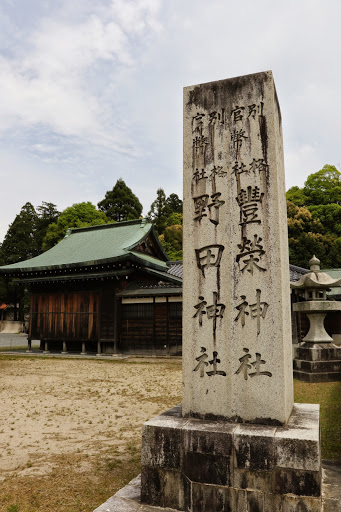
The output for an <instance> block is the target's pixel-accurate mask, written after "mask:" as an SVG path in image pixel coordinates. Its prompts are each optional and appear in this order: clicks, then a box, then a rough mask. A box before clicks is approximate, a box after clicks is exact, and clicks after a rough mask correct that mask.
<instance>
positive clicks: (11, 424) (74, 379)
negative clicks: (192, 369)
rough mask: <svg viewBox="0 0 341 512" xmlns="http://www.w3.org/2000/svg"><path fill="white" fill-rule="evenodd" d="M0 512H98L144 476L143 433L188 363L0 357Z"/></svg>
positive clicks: (169, 401)
mask: <svg viewBox="0 0 341 512" xmlns="http://www.w3.org/2000/svg"><path fill="white" fill-rule="evenodd" d="M0 375H1V388H0V393H1V409H0V418H1V420H0V511H1V512H31V511H35V510H40V511H43V512H45V511H47V510H50V509H51V510H52V509H53V510H55V511H56V512H82V511H87V512H91V511H92V510H93V509H94V508H96V507H97V506H99V505H100V504H101V503H102V502H103V501H105V500H106V499H107V498H108V497H109V496H110V495H111V494H113V493H114V492H116V490H117V489H118V488H119V487H120V486H122V485H123V484H124V483H125V481H126V480H127V479H129V478H133V477H134V476H136V474H135V473H136V471H139V459H140V441H141V439H140V438H141V426H142V424H143V422H144V421H146V420H148V419H150V418H152V417H153V416H155V415H157V414H158V413H160V412H163V411H165V410H166V409H167V408H170V407H172V406H173V405H176V404H177V403H180V401H181V361H180V360H169V359H136V358H135V359H125V360H122V361H121V360H120V361H117V360H113V359H111V360H96V359H93V360H74V359H47V358H42V357H26V358H18V357H14V356H4V355H3V356H0Z"/></svg>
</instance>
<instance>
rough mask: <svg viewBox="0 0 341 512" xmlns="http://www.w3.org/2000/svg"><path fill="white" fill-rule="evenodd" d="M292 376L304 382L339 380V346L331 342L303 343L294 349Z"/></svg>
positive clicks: (340, 367) (340, 348) (340, 373)
mask: <svg viewBox="0 0 341 512" xmlns="http://www.w3.org/2000/svg"><path fill="white" fill-rule="evenodd" d="M294 378H295V379H299V380H303V381H305V382H332V381H338V380H341V347H338V346H336V345H334V344H333V343H304V344H303V345H301V346H300V347H299V348H297V349H296V356H295V359H294Z"/></svg>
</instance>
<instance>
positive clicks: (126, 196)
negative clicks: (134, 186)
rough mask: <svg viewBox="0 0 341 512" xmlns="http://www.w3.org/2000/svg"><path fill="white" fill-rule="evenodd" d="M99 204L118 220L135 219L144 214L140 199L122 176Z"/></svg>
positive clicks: (102, 210) (112, 217) (108, 215)
mask: <svg viewBox="0 0 341 512" xmlns="http://www.w3.org/2000/svg"><path fill="white" fill-rule="evenodd" d="M97 206H98V208H99V209H100V210H101V212H103V213H104V214H105V215H106V216H107V217H109V219H112V220H114V221H116V222H121V221H124V220H135V219H138V218H139V217H141V214H142V205H141V203H140V201H139V200H138V198H137V197H136V196H135V194H134V193H133V191H132V190H131V189H130V188H129V187H128V186H127V185H126V184H125V183H124V181H123V180H122V178H120V179H119V180H117V182H116V184H115V186H114V188H113V189H112V190H108V192H107V193H106V194H105V198H104V199H103V200H102V201H100V202H99V203H98V205H97Z"/></svg>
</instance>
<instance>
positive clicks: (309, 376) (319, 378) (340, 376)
mask: <svg viewBox="0 0 341 512" xmlns="http://www.w3.org/2000/svg"><path fill="white" fill-rule="evenodd" d="M294 379H297V380H302V381H304V382H336V381H340V380H341V372H320V373H315V372H314V373H310V372H304V371H301V370H294Z"/></svg>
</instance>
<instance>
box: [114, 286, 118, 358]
mask: <svg viewBox="0 0 341 512" xmlns="http://www.w3.org/2000/svg"><path fill="white" fill-rule="evenodd" d="M117 300H118V299H117V298H116V290H115V299H114V354H117V352H118V307H117V306H118V303H117Z"/></svg>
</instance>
